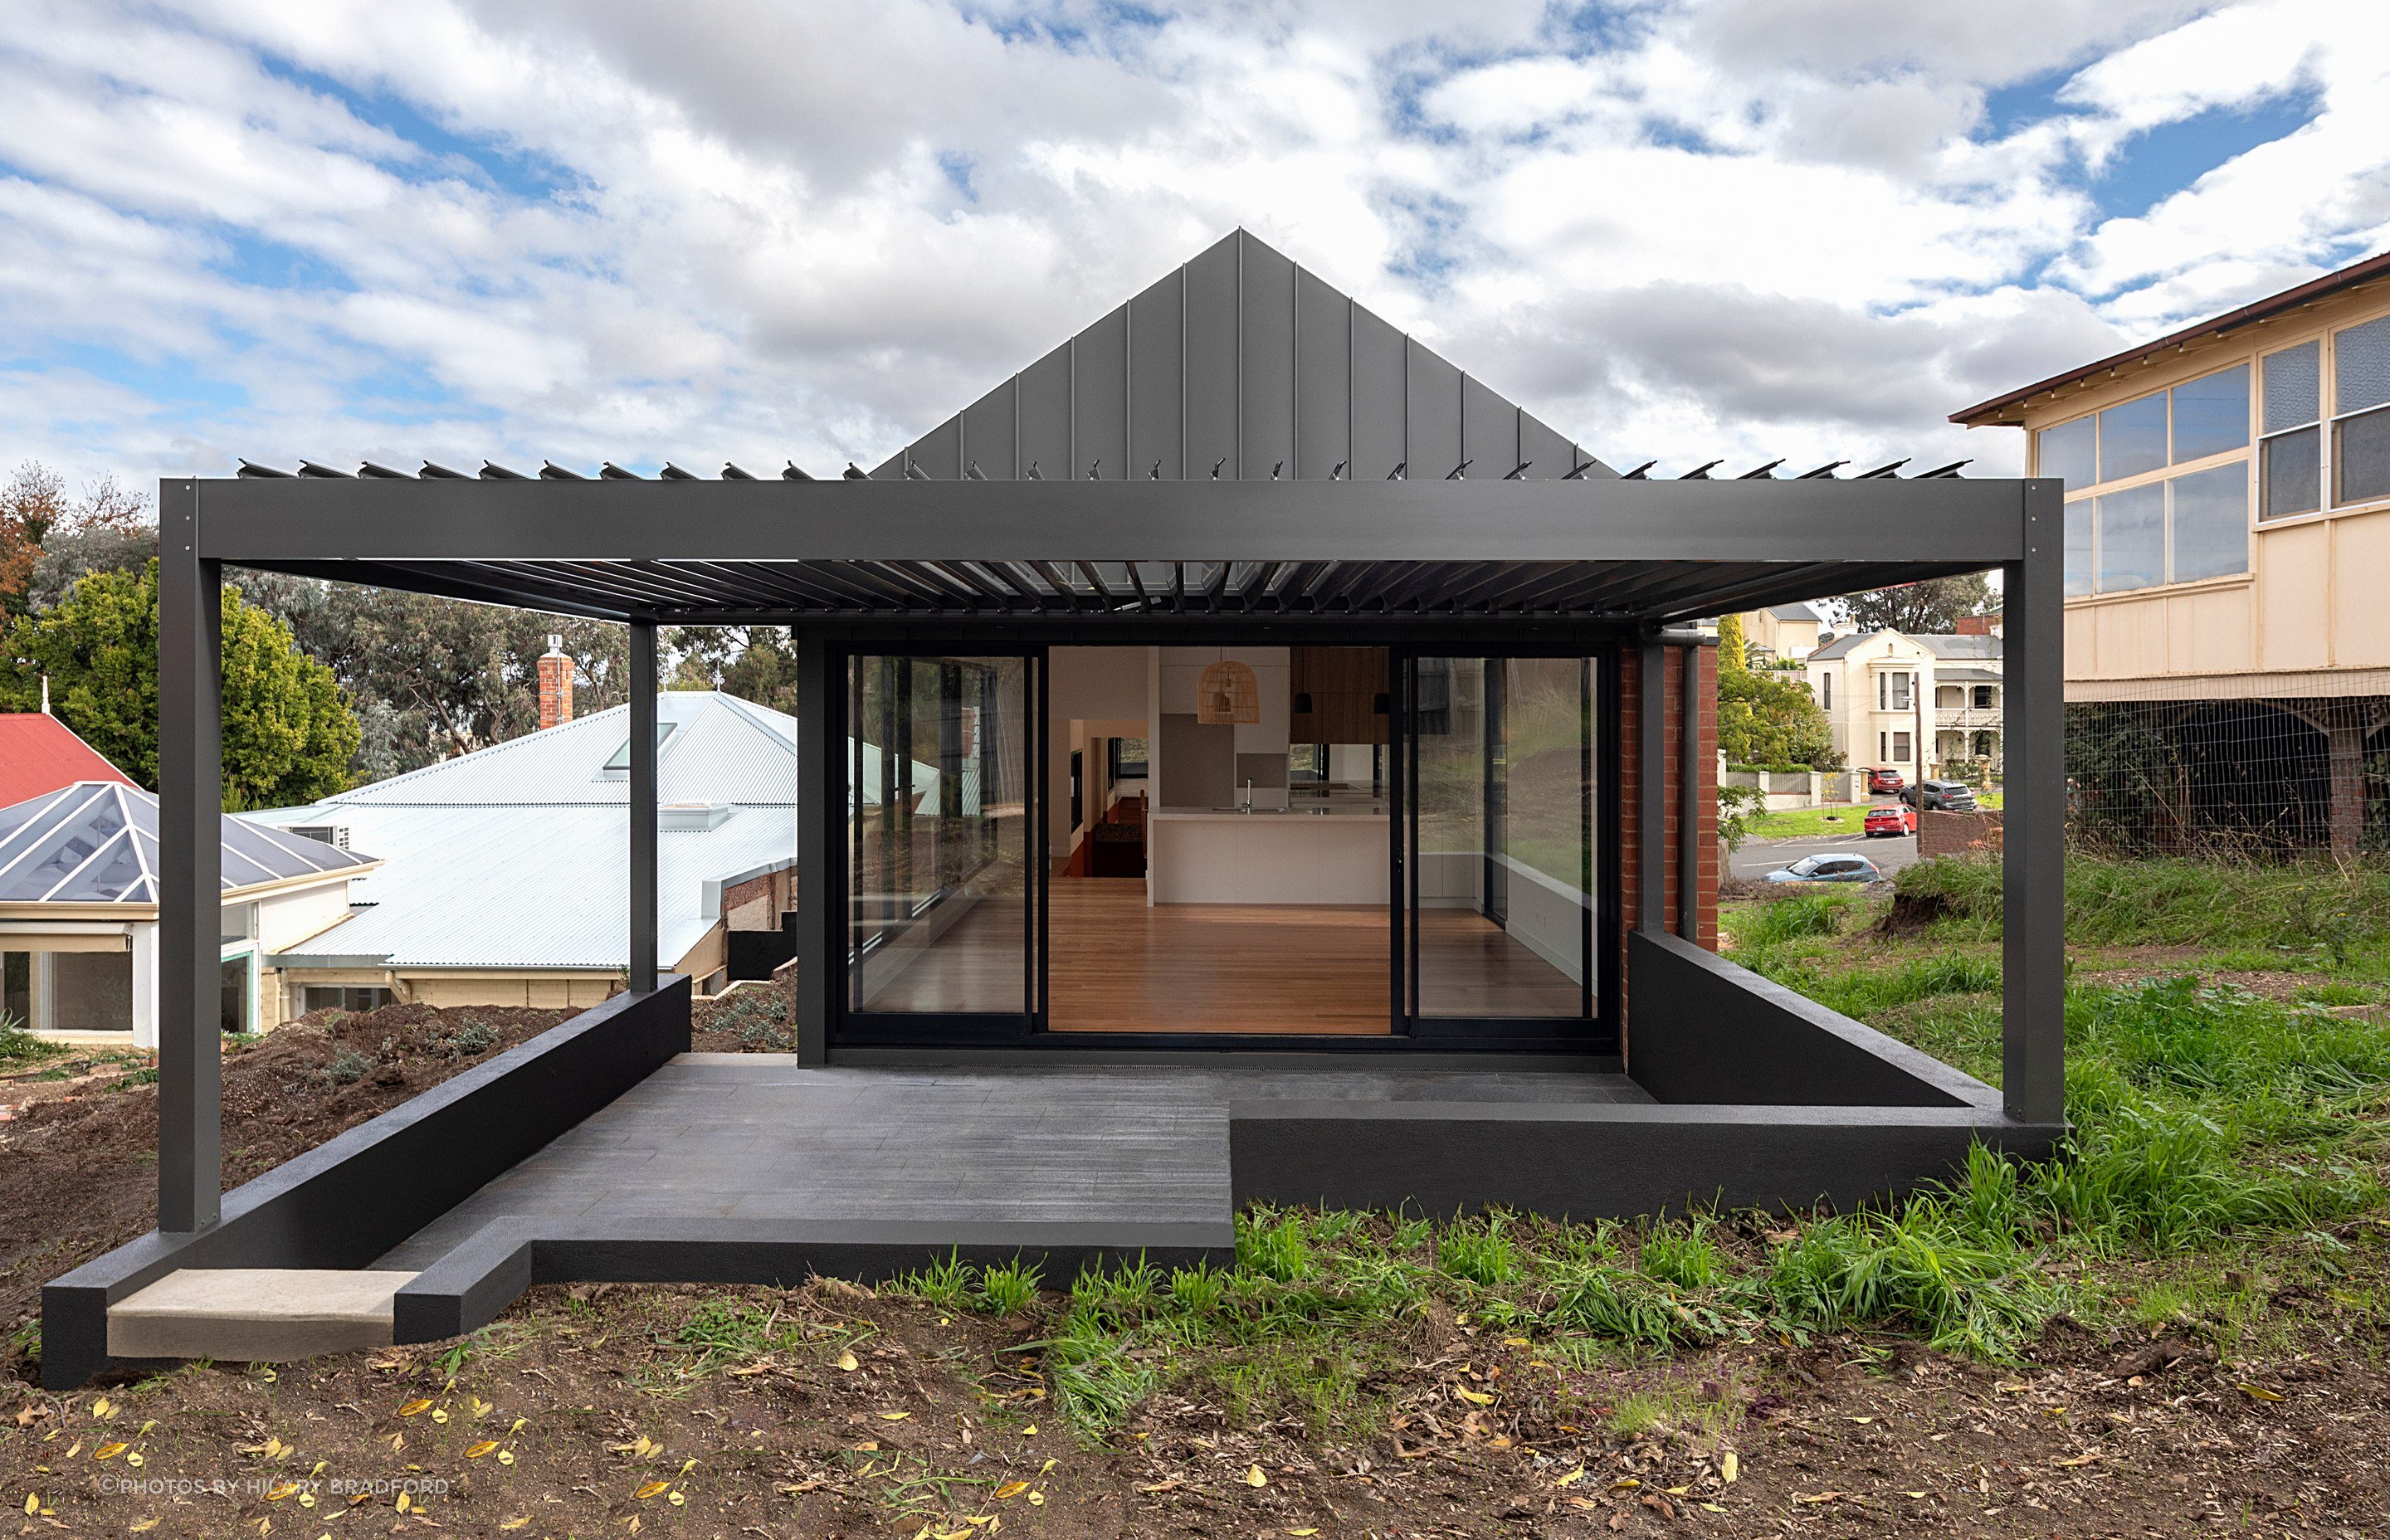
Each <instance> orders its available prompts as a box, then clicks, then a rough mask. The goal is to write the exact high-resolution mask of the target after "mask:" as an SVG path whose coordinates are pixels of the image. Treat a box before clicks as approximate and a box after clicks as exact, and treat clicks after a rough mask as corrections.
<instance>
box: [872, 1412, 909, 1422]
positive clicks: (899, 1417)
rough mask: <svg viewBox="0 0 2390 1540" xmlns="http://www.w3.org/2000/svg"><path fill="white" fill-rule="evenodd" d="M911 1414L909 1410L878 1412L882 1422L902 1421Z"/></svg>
mask: <svg viewBox="0 0 2390 1540" xmlns="http://www.w3.org/2000/svg"><path fill="white" fill-rule="evenodd" d="M912 1415H913V1414H912V1413H910V1412H882V1413H880V1421H882V1422H902V1421H904V1420H905V1419H906V1418H908V1417H911V1416H912Z"/></svg>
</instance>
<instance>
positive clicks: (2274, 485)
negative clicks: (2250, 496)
mask: <svg viewBox="0 0 2390 1540" xmlns="http://www.w3.org/2000/svg"><path fill="white" fill-rule="evenodd" d="M2260 447H2261V449H2262V450H2263V454H2264V462H2263V463H2262V464H2261V465H2260V466H2259V467H2258V470H2257V477H2258V481H2257V486H2258V494H2259V500H2258V505H2257V517H2258V518H2260V519H2284V518H2288V517H2289V516H2290V515H2292V514H2294V513H2313V512H2314V511H2315V510H2316V509H2318V508H2319V507H2323V432H2322V430H2320V429H2316V428H2303V429H2301V430H2299V431H2297V432H2295V433H2284V434H2282V435H2281V436H2280V437H2277V438H2271V439H2268V440H2267V441H2266V442H2265V443H2264V444H2263V445H2261V446H2260Z"/></svg>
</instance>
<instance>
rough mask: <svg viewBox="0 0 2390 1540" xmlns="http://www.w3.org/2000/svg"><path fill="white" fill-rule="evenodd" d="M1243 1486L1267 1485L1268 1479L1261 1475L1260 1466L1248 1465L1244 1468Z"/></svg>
mask: <svg viewBox="0 0 2390 1540" xmlns="http://www.w3.org/2000/svg"><path fill="white" fill-rule="evenodd" d="M1245 1484H1246V1485H1247V1486H1267V1485H1269V1478H1268V1477H1267V1476H1265V1475H1263V1474H1262V1468H1261V1467H1260V1466H1258V1465H1249V1466H1247V1467H1245Z"/></svg>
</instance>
